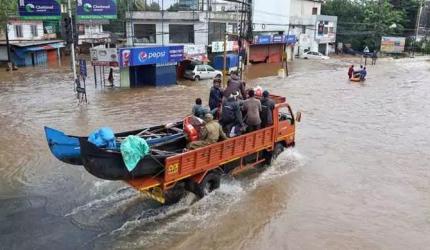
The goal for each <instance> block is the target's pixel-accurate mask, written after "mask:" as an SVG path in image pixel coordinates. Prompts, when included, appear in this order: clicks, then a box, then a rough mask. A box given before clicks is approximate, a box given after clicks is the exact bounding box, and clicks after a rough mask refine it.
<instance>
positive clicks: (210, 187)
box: [193, 173, 221, 198]
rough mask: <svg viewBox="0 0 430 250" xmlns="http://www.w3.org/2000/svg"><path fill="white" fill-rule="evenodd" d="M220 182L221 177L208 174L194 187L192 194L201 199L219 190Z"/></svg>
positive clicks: (215, 174)
mask: <svg viewBox="0 0 430 250" xmlns="http://www.w3.org/2000/svg"><path fill="white" fill-rule="evenodd" d="M220 182H221V176H220V175H219V174H217V173H209V174H207V175H206V176H205V178H204V179H203V181H202V182H201V183H200V184H196V185H195V186H194V190H193V193H194V194H195V195H197V196H198V197H199V198H203V197H204V196H205V195H207V194H209V193H211V192H212V191H214V190H215V189H217V188H219V186H220Z"/></svg>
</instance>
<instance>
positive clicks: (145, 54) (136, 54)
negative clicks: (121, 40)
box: [120, 46, 184, 67]
mask: <svg viewBox="0 0 430 250" xmlns="http://www.w3.org/2000/svg"><path fill="white" fill-rule="evenodd" d="M124 51H126V52H127V53H126V54H127V59H126V58H123V57H120V59H121V63H120V65H121V66H122V67H127V66H138V65H148V64H170V63H177V62H180V61H182V60H183V59H184V46H164V47H142V48H127V49H121V50H120V54H121V55H122V53H123V52H124Z"/></svg>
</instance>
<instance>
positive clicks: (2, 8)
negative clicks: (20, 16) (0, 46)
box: [0, 0, 18, 31]
mask: <svg viewBox="0 0 430 250" xmlns="http://www.w3.org/2000/svg"><path fill="white" fill-rule="evenodd" d="M17 7H18V3H17V2H16V1H13V0H0V31H4V30H5V29H6V22H7V20H8V17H10V16H15V15H16V11H17Z"/></svg>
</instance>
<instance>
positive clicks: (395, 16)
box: [363, 0, 405, 48]
mask: <svg viewBox="0 0 430 250" xmlns="http://www.w3.org/2000/svg"><path fill="white" fill-rule="evenodd" d="M404 19H405V13H404V12H403V11H399V10H395V9H394V8H393V5H392V4H390V3H389V2H388V0H381V1H378V2H377V1H372V0H367V1H366V2H365V6H364V20H363V22H364V23H373V24H374V28H373V30H374V33H373V36H371V37H367V38H366V39H365V42H366V44H367V45H368V46H371V47H373V48H379V46H380V43H381V37H382V36H384V35H402V34H403V29H404V27H403V25H402V24H403V23H404V21H405V20H404ZM393 24H395V26H396V28H392V25H393Z"/></svg>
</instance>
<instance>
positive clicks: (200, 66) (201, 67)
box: [197, 65, 206, 71]
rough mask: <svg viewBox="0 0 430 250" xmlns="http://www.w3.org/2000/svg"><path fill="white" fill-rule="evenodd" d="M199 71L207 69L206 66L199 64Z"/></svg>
mask: <svg viewBox="0 0 430 250" xmlns="http://www.w3.org/2000/svg"><path fill="white" fill-rule="evenodd" d="M197 71H206V67H205V66H204V65H197Z"/></svg>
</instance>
